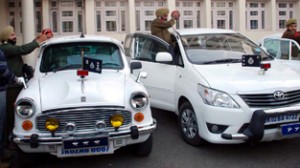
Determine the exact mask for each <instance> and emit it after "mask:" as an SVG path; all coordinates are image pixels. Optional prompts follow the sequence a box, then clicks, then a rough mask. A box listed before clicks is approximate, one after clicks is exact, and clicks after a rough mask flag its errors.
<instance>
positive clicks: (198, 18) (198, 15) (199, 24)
mask: <svg viewBox="0 0 300 168" xmlns="http://www.w3.org/2000/svg"><path fill="white" fill-rule="evenodd" d="M200 18H201V15H200V11H197V28H200V27H201V23H200Z"/></svg>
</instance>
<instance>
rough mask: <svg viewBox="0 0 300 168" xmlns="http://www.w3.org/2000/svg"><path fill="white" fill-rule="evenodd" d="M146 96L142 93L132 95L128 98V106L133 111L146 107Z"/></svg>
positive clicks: (147, 100)
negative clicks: (133, 109) (129, 105)
mask: <svg viewBox="0 0 300 168" xmlns="http://www.w3.org/2000/svg"><path fill="white" fill-rule="evenodd" d="M148 102H149V99H148V96H147V95H146V94H144V93H142V92H138V93H133V94H132V96H131V98H130V104H131V106H132V107H133V108H135V109H142V108H144V107H146V106H147V105H148Z"/></svg>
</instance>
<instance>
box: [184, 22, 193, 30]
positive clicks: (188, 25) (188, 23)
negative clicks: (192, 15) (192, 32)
mask: <svg viewBox="0 0 300 168" xmlns="http://www.w3.org/2000/svg"><path fill="white" fill-rule="evenodd" d="M183 25H184V28H192V27H193V20H184V21H183Z"/></svg>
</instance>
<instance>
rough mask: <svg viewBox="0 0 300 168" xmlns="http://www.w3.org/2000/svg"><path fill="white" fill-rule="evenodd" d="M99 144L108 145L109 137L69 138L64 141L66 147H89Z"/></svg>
mask: <svg viewBox="0 0 300 168" xmlns="http://www.w3.org/2000/svg"><path fill="white" fill-rule="evenodd" d="M97 146H108V138H107V137H100V138H90V139H67V140H64V141H63V148H64V149H77V148H89V147H97Z"/></svg>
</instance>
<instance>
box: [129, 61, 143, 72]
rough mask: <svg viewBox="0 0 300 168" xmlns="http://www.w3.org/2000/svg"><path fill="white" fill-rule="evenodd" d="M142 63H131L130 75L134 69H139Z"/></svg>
mask: <svg viewBox="0 0 300 168" xmlns="http://www.w3.org/2000/svg"><path fill="white" fill-rule="evenodd" d="M141 68H142V63H141V62H131V63H130V72H131V73H132V72H133V70H134V69H141Z"/></svg>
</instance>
